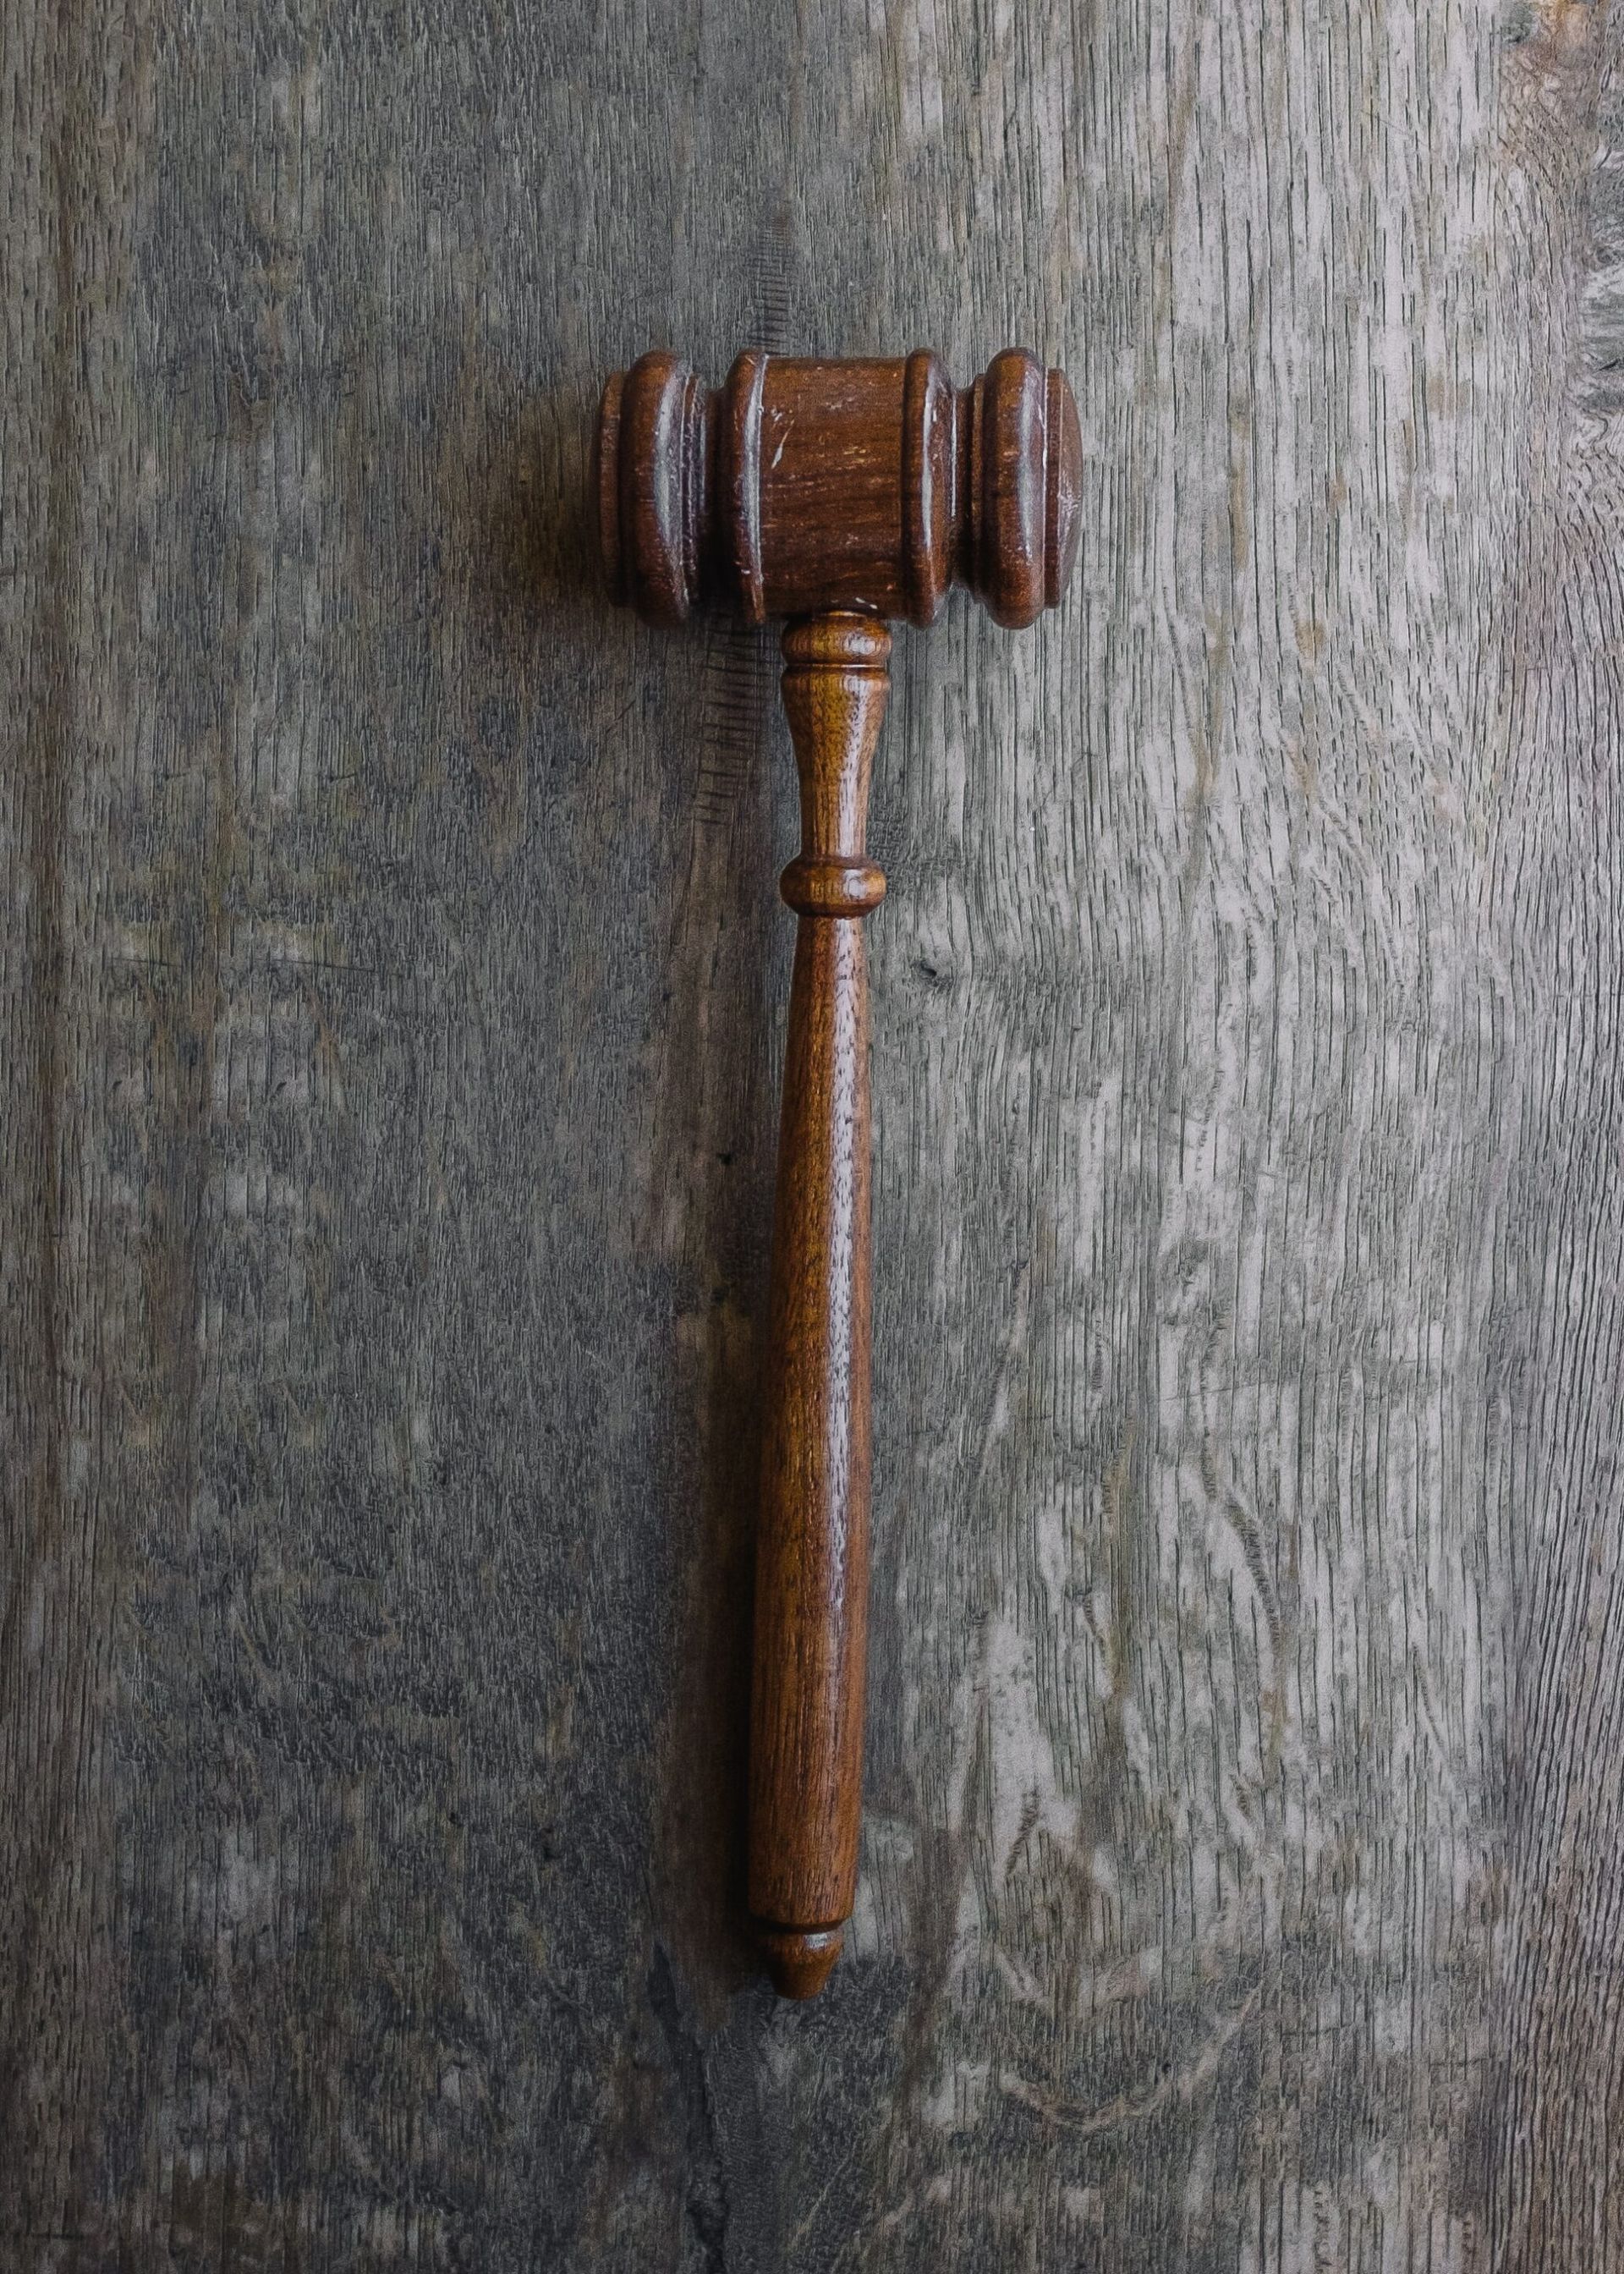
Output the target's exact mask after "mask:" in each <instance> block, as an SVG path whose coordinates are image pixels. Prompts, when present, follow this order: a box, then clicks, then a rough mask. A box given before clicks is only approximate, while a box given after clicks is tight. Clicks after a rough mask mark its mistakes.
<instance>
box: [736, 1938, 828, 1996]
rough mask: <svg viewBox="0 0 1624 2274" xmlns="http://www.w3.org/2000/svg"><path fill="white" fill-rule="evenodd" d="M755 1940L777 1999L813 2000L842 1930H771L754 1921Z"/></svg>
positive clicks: (826, 1971) (825, 1980)
mask: <svg viewBox="0 0 1624 2274" xmlns="http://www.w3.org/2000/svg"><path fill="white" fill-rule="evenodd" d="M845 1939H846V1929H845V1927H844V1926H830V1927H801V1926H792V1927H774V1926H767V1925H765V1924H763V1923H762V1922H761V1921H759V1920H758V1921H757V1922H756V1942H757V1944H758V1946H760V1949H761V1954H762V1957H763V1960H764V1961H765V1962H766V1968H767V1972H768V1974H769V1976H770V1977H771V1982H772V1986H773V1988H774V1989H775V1990H776V1991H777V1992H778V1995H779V1997H780V1998H794V1999H803V1998H816V1995H817V1993H818V1992H819V1991H820V1990H821V1989H822V1988H823V1984H824V1983H825V1982H827V1981H828V1979H829V1977H830V1973H831V1969H832V1968H833V1966H834V1962H835V1961H836V1959H837V1958H838V1957H839V1955H840V1946H841V1944H842V1943H843V1942H844V1941H845Z"/></svg>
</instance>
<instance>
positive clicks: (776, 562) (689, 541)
mask: <svg viewBox="0 0 1624 2274" xmlns="http://www.w3.org/2000/svg"><path fill="white" fill-rule="evenodd" d="M594 460H595V463H594V475H593V487H594V492H595V494H596V498H597V505H598V540H599V545H600V547H601V550H602V553H603V559H604V565H605V571H606V573H607V576H608V580H609V586H610V591H611V592H612V593H613V597H614V598H615V599H617V600H621V601H624V602H627V603H628V604H629V605H630V606H632V607H634V608H635V610H636V612H637V614H639V615H640V616H642V617H643V619H644V620H645V621H647V622H649V623H652V624H678V623H680V622H682V621H683V620H684V619H685V618H686V617H687V616H688V613H689V611H690V610H691V609H693V608H694V607H695V606H699V605H700V604H701V603H703V602H714V603H716V604H718V605H719V606H724V607H730V608H733V609H734V610H736V611H737V612H738V613H740V614H742V615H744V616H745V617H746V618H747V619H748V621H751V622H753V623H760V622H761V621H763V620H764V619H765V618H766V617H768V616H793V615H803V614H813V613H816V612H818V611H821V610H823V609H828V608H864V609H869V610H872V611H873V612H874V613H875V614H876V615H880V616H884V617H906V619H907V621H909V622H910V623H914V624H919V625H925V624H929V623H931V622H933V621H935V619H936V614H937V612H938V610H939V609H940V608H941V606H942V603H943V600H944V599H945V598H946V595H947V592H948V591H949V588H950V587H951V585H953V584H965V585H967V586H968V588H969V589H970V591H973V592H974V593H975V594H976V596H977V598H978V599H981V600H982V601H983V602H984V603H985V604H986V606H987V607H988V608H989V611H990V612H991V614H993V615H994V616H995V617H996V619H997V621H998V622H999V623H1001V624H1005V625H1008V626H1010V627H1011V629H1016V628H1019V627H1020V626H1021V625H1025V624H1030V623H1033V622H1034V621H1036V619H1037V618H1038V617H1039V616H1040V615H1041V614H1042V612H1043V610H1044V609H1045V608H1046V607H1049V608H1052V607H1053V606H1055V604H1056V601H1057V600H1058V599H1059V597H1060V594H1061V591H1062V590H1063V589H1064V584H1065V582H1066V578H1067V576H1068V575H1069V573H1070V570H1071V562H1072V559H1073V556H1074V554H1075V553H1076V550H1077V538H1078V510H1077V507H1078V487H1079V473H1080V469H1081V460H1082V440H1081V436H1080V434H1079V428H1078V420H1077V405H1076V403H1075V402H1074V401H1073V400H1072V395H1071V388H1070V387H1069V385H1068V384H1067V382H1066V380H1065V376H1064V373H1061V372H1058V371H1047V372H1046V371H1045V370H1044V369H1043V367H1042V365H1041V364H1040V363H1038V362H1037V361H1036V359H1035V358H1034V357H1032V356H1029V355H1027V354H1026V353H1025V352H1023V351H1022V350H1020V349H1018V348H1005V349H1004V351H1003V353H1002V354H1000V355H996V356H995V357H994V358H993V359H992V361H991V363H990V364H989V365H988V367H987V369H986V371H985V372H984V373H982V375H981V378H979V379H978V380H976V381H975V382H974V385H973V386H971V387H967V388H962V389H955V388H953V386H952V385H951V382H950V381H949V380H948V377H947V374H946V373H945V371H944V369H943V367H942V365H941V364H940V363H939V362H938V360H937V359H936V357H935V356H934V355H930V354H928V353H927V352H925V351H924V350H919V351H917V352H916V353H914V354H913V355H910V356H906V357H904V356H897V357H890V358H879V359H873V360H860V361H815V360H812V359H810V358H801V357H796V356H776V355H775V356H770V355H766V354H764V353H763V352H762V351H761V350H756V349H750V350H747V351H746V352H745V353H744V354H743V355H741V357H740V358H738V360H737V361H736V362H735V364H734V365H733V369H732V371H731V372H730V373H728V376H727V381H726V385H725V386H724V387H721V388H717V389H714V390H712V389H711V388H706V387H705V386H704V385H703V383H702V382H701V381H700V380H699V379H698V378H697V377H696V376H695V373H694V372H693V371H692V370H690V368H689V367H688V365H687V364H685V363H683V362H681V361H680V359H679V358H677V357H676V356H674V355H669V354H666V353H665V352H663V351H657V352H655V353H653V354H650V355H645V356H641V357H639V358H638V360H637V361H636V362H635V364H634V365H632V367H631V369H630V370H629V371H626V372H616V373H614V375H613V378H612V379H611V380H609V382H608V385H607V386H606V387H605V389H604V396H603V403H602V408H601V410H600V411H599V415H598V434H597V440H596V447H595V452H594Z"/></svg>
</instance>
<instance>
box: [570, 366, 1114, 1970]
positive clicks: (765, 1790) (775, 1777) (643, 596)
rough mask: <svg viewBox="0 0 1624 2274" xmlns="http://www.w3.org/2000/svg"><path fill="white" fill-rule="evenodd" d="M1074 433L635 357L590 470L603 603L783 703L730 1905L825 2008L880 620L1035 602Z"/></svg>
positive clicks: (924, 618) (858, 376) (905, 376)
mask: <svg viewBox="0 0 1624 2274" xmlns="http://www.w3.org/2000/svg"><path fill="white" fill-rule="evenodd" d="M1081 456H1082V451H1081V441H1080V437H1079V430H1078V421H1077V406H1076V404H1075V403H1074V402H1073V401H1072V398H1071V388H1069V387H1068V386H1067V384H1066V381H1065V380H1064V376H1063V375H1062V374H1061V373H1059V372H1058V371H1048V372H1046V371H1045V370H1044V369H1043V368H1042V366H1041V365H1040V364H1038V363H1036V362H1035V361H1034V359H1033V358H1032V357H1031V356H1029V355H1025V354H1023V353H1021V352H1020V351H1019V350H1017V349H1012V348H1006V349H1005V350H1004V352H1003V353H1002V354H1001V355H998V356H995V357H994V358H993V360H992V362H991V363H990V364H989V365H988V367H987V370H986V371H985V373H983V374H982V376H981V378H980V379H978V380H976V381H975V383H974V386H973V387H968V388H964V389H963V390H962V391H958V390H955V389H954V388H952V387H951V385H950V384H949V381H948V379H947V376H946V373H944V370H943V368H942V365H940V364H939V363H938V362H937V360H936V358H935V356H933V355H928V354H925V353H922V352H921V353H917V354H914V355H911V356H907V357H906V358H904V357H898V358H893V359H888V360H871V361H861V362H814V361H810V360H807V359H804V358H798V357H790V356H782V357H780V356H769V355H766V354H763V353H761V352H758V351H755V350H752V351H749V352H748V353H746V354H744V355H741V357H740V358H739V359H738V361H737V362H736V363H735V364H734V365H733V370H732V371H731V373H729V374H728V378H727V383H726V386H725V387H723V388H719V389H718V390H716V391H714V392H712V391H711V390H709V389H707V388H704V387H703V386H702V385H701V383H700V381H699V380H698V379H696V378H695V374H694V373H693V372H692V371H690V370H689V369H688V366H687V365H685V364H683V363H680V362H679V361H678V359H677V358H676V357H674V356H671V355H665V354H652V355H645V356H643V357H642V358H639V360H638V361H637V362H636V363H635V364H634V365H632V367H631V369H630V370H629V371H628V372H617V373H615V374H614V376H613V378H612V379H611V380H610V381H609V383H608V385H607V386H606V387H605V389H604V396H603V403H602V407H601V410H600V411H599V415H598V436H597V442H596V446H595V448H594V452H593V459H594V469H593V488H594V493H595V496H596V500H597V506H598V538H599V544H600V547H601V550H602V553H603V560H604V567H605V573H606V576H607V577H608V582H609V587H610V591H611V592H612V594H613V597H614V599H617V600H620V601H625V602H628V603H629V605H630V606H632V607H634V608H635V610H636V612H637V614H639V615H640V616H642V617H643V619H644V621H646V622H649V623H652V624H679V623H681V622H682V621H684V620H685V618H686V617H687V616H688V614H689V613H690V611H691V610H692V609H694V608H695V606H699V605H701V604H702V603H714V604H716V605H718V606H723V607H726V608H731V609H732V610H733V611H734V612H736V613H737V614H742V615H743V616H745V617H746V618H748V620H749V621H751V622H755V623H759V622H762V621H764V620H765V619H766V618H767V617H769V616H780V615H782V616H788V617H790V618H791V619H792V621H791V622H790V623H789V625H788V626H787V628H786V631H785V634H784V657H785V670H784V682H783V683H784V703H785V708H786V712H787V713H788V716H789V725H790V735H791V739H792V741H793V743H794V748H795V763H796V767H797V770H798V772H799V775H800V779H801V850H800V852H799V854H798V855H796V857H795V859H794V860H793V861H792V862H791V863H790V865H789V867H788V868H787V869H786V870H785V871H784V875H783V877H782V878H781V879H780V880H779V881H780V890H781V891H782V892H783V895H784V898H785V900H786V901H787V903H788V904H789V906H790V907H792V908H793V909H794V911H795V912H796V914H797V915H798V916H799V917H800V919H801V922H800V925H799V928H798V932H797V937H796V945H795V969H794V977H793V981H792V983H791V988H790V1006H789V1028H788V1034H787V1037H786V1047H785V1063H784V1110H783V1118H782V1120H781V1123H780V1126H779V1134H778V1192H777V1199H776V1203H775V1207H774V1213H773V1235H772V1272H771V1292H770V1296H769V1304H768V1330H767V1349H766V1356H765V1365H764V1368H763V1393H762V1394H763V1413H762V1486H761V1509H760V1520H759V1526H758V1532H757V1542H756V1630H755V1645H754V1676H753V1683H752V1690H751V1707H750V1831H749V1890H748V1896H749V1907H750V1912H751V1916H752V1918H753V1920H754V1923H755V1926H756V1935H757V1939H758V1940H759V1941H760V1944H761V1946H762V1949H763V1954H764V1956H765V1959H766V1962H767V1966H768V1969H769V1971H770V1972H771V1976H772V1978H773V1980H774V1982H775V1983H776V1984H777V1985H778V1989H779V1990H780V1991H781V1992H783V1993H784V1994H785V1995H786V1996H787V1997H792V1998H807V1997H810V1996H811V1995H812V1994H813V1992H816V1990H818V1989H819V1988H821V1987H822V1985H823V1981H824V1980H825V1978H826V1977H827V1976H828V1973H829V1970H830V1969H831V1966H832V1965H833V1964H834V1962H835V1959H836V1957H837V1956H838V1954H839V1949H840V1945H841V1941H842V1939H843V1937H844V1933H845V1928H846V1921H847V1920H848V1919H849V1918H850V1916H851V1914H852V1906H853V1901H854V1898H855V1894H856V1886H857V1862H858V1841H859V1834H860V1831H861V1816H862V1789H861V1788H862V1703H863V1668H864V1653H865V1638H866V1632H867V1620H868V1447H869V1417H868V1375H869V1365H868V1284H869V1272H868V1173H869V1172H868V985H867V979H866V965H865V960H864V948H863V925H862V920H863V918H864V917H865V916H866V915H868V913H869V911H870V910H871V909H873V908H875V907H878V905H879V903H880V901H881V900H882V899H883V897H884V892H885V879H884V877H883V874H882V873H881V871H880V870H879V869H878V868H877V867H876V865H875V863H874V862H872V861H870V860H869V859H868V855H867V853H866V851H865V850H864V845H863V837H864V831H865V829H866V826H867V817H868V780H869V774H870V771H871V768H872V764H873V758H874V749H875V744H876V742H877V740H878V738H879V731H880V722H881V719H882V718H883V715H884V709H885V698H886V694H887V691H888V689H889V685H890V681H889V677H888V674H887V665H888V662H889V659H890V655H891V635H890V633H889V631H888V630H887V629H886V619H887V618H888V617H897V616H903V617H906V619H907V620H908V621H910V622H911V623H914V624H918V625H926V624H929V623H932V622H934V621H935V620H936V615H937V614H938V612H939V610H940V608H941V606H942V603H943V601H944V599H945V597H946V595H947V592H948V591H949V589H950V587H951V585H953V584H965V585H967V586H968V587H969V589H970V590H971V591H973V592H974V593H975V594H976V595H977V597H978V598H979V599H981V600H982V601H984V602H985V604H986V606H987V607H988V608H989V610H990V612H991V614H993V615H994V616H995V617H996V619H997V621H998V622H999V623H1001V624H1005V625H1009V626H1011V628H1018V627H1019V626H1022V625H1026V624H1030V623H1033V622H1034V621H1036V619H1037V618H1038V617H1039V616H1040V615H1041V614H1042V612H1043V610H1044V609H1045V608H1046V607H1053V606H1055V605H1056V601H1057V600H1058V599H1059V598H1060V594H1061V591H1062V589H1063V588H1064V584H1065V581H1066V578H1067V576H1068V575H1069V574H1070V571H1071V561H1072V558H1073V555H1074V553H1075V552H1076V549H1077V534H1078V521H1077V500H1078V486H1079V472H1080V463H1081Z"/></svg>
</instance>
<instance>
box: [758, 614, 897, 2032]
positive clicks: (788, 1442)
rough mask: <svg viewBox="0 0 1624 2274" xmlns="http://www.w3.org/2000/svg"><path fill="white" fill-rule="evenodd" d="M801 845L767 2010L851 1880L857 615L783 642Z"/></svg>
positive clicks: (775, 1263)
mask: <svg viewBox="0 0 1624 2274" xmlns="http://www.w3.org/2000/svg"><path fill="white" fill-rule="evenodd" d="M784 655H785V672H784V704H785V709H786V712H788V714H789V723H790V733H791V736H792V738H793V742H794V746H795V761H796V765H797V768H798V771H799V772H800V776H801V851H800V854H799V855H798V856H797V857H796V859H795V860H793V861H792V862H791V863H790V865H789V867H788V868H787V869H786V870H785V872H784V876H783V878H782V880H781V890H782V892H783V894H784V898H785V900H786V901H787V902H788V904H789V906H790V907H792V908H793V909H794V910H795V911H796V913H797V915H799V918H800V923H799V927H798V931H797V937H796V942H795V971H794V978H793V983H792V985H791V990H790V1005H789V1034H788V1040H787V1044H786V1053H785V1063H784V1112H783V1119H782V1122H781V1125H780V1129H779V1136H778V1193H777V1201H776V1204H775V1208H774V1213H773V1234H772V1282H771V1298H770V1305H769V1316H768V1341H767V1361H766V1373H765V1383H764V1398H765V1410H764V1417H763V1419H764V1427H763V1447H762V1490H761V1514H760V1526H759V1532H758V1535H757V1547H756V1639H755V1676H754V1683H753V1688H752V1698H751V1711H750V1844H749V1906H750V1911H751V1915H752V1917H753V1919H754V1921H755V1924H756V1934H757V1937H758V1939H759V1941H760V1943H761V1946H762V1950H763V1955H764V1956H765V1959H766V1962H767V1966H768V1970H769V1971H770V1973H771V1976H772V1978H773V1981H774V1983H775V1984H777V1986H778V1990H779V1991H780V1992H781V1993H782V1994H783V1995H784V1996H785V1997H786V1998H809V1997H811V1996H813V1994H814V1993H815V1992H816V1991H818V1990H819V1989H821V1988H822V1986H823V1982H824V1980H825V1979H826V1977H827V1976H828V1974H829V1970H830V1969H831V1967H832V1965H833V1964H834V1962H835V1960H836V1958H837V1957H838V1955H839V1951H840V1945H841V1941H842V1939H843V1937H844V1933H845V1929H846V1921H847V1919H849V1918H850V1916H851V1915H852V1905H853V1899H854V1897H855V1894H856V1888H857V1849H858V1834H859V1831H860V1828H861V1819H862V1724H863V1662H864V1653H865V1646H866V1641H867V1632H868V1442H869V1441H868V1396H869V1386H868V1183H869V1157H868V971H867V962H866V958H865V953H864V946H863V918H864V917H865V916H866V915H868V912H869V910H870V909H872V908H875V907H878V905H879V903H880V901H881V900H882V899H883V896H884V892H885V879H884V877H883V875H882V873H881V871H880V870H878V869H877V868H876V866H875V865H874V863H873V862H871V861H869V860H868V857H867V855H866V854H865V853H864V850H863V833H864V829H865V826H866V822H867V813H868V777H869V772H870V769H871V765H872V762H873V757H874V746H875V743H876V740H877V739H878V736H879V731H880V722H881V719H883V716H884V711H885V698H886V695H887V692H888V690H889V686H890V681H889V678H888V676H887V665H888V662H889V659H890V655H891V636H890V634H889V633H888V632H887V631H886V629H885V628H884V626H883V624H882V623H881V622H880V621H878V620H877V619H876V618H875V617H873V616H868V615H861V614H855V613H850V612H844V611H842V612H839V613H834V614H828V615H823V616H809V617H803V618H801V620H799V621H797V622H794V623H792V624H791V625H790V626H789V628H788V629H787V630H786V633H785V635H784Z"/></svg>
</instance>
